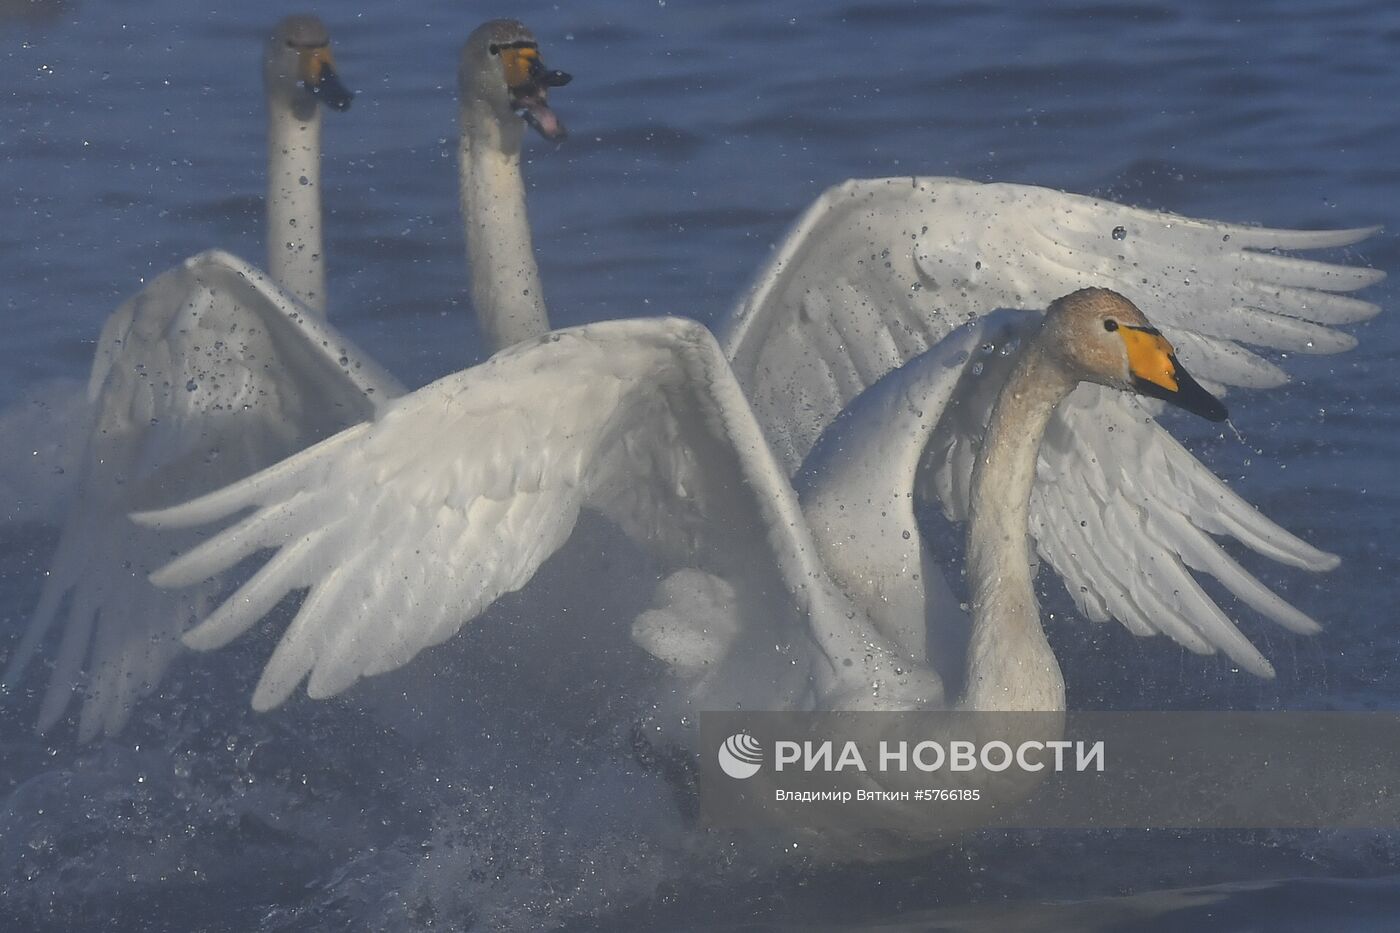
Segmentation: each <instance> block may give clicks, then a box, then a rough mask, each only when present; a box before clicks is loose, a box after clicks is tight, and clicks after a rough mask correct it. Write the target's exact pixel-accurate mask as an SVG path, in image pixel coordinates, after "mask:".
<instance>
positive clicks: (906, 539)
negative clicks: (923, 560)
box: [904, 529, 909, 541]
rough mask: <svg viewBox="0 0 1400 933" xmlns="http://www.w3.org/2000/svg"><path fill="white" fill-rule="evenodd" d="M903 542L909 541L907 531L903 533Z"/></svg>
mask: <svg viewBox="0 0 1400 933" xmlns="http://www.w3.org/2000/svg"><path fill="white" fill-rule="evenodd" d="M904 540H905V541H908V540H909V532H908V530H907V529H906V530H905V532H904Z"/></svg>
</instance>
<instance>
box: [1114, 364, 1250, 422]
mask: <svg viewBox="0 0 1400 933" xmlns="http://www.w3.org/2000/svg"><path fill="white" fill-rule="evenodd" d="M1176 381H1177V390H1176V391H1175V392H1172V391H1170V390H1168V389H1164V388H1162V387H1161V386H1159V385H1157V384H1156V383H1155V382H1148V381H1147V380H1146V379H1138V378H1134V379H1133V388H1134V389H1135V390H1136V391H1137V393H1138V394H1139V395H1146V396H1149V397H1150V398H1159V399H1161V400H1162V401H1164V402H1170V403H1171V404H1172V405H1175V406H1176V407H1177V408H1180V409H1182V410H1184V411H1189V412H1190V413H1191V414H1193V415H1197V416H1198V417H1201V418H1205V419H1206V420H1207V421H1224V420H1225V419H1226V418H1228V417H1230V411H1229V409H1227V408H1226V407H1225V403H1224V402H1222V401H1220V399H1218V398H1216V397H1215V396H1214V395H1211V394H1210V393H1209V392H1207V391H1206V390H1205V388H1204V387H1203V386H1202V385H1201V384H1200V383H1199V382H1197V381H1196V380H1195V379H1192V378H1191V377H1190V375H1188V374H1187V373H1186V371H1185V370H1183V369H1181V368H1179V367H1178V368H1177V370H1176Z"/></svg>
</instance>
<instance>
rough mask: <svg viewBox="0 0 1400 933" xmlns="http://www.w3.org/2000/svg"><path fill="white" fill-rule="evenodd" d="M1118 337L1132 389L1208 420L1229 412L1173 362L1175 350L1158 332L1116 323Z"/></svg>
mask: <svg viewBox="0 0 1400 933" xmlns="http://www.w3.org/2000/svg"><path fill="white" fill-rule="evenodd" d="M1118 335H1119V336H1120V337H1122V338H1123V343H1124V344H1126V345H1127V348H1128V369H1129V370H1130V372H1131V373H1132V380H1133V389H1134V390H1136V391H1137V392H1138V393H1140V394H1142V395H1146V396H1150V397H1151V398H1160V399H1162V400H1163V401H1167V402H1170V403H1172V404H1173V405H1175V406H1177V407H1178V408H1184V409H1186V410H1187V411H1189V412H1191V413H1192V414H1193V415H1200V416H1201V417H1202V418H1207V419H1209V420H1211V421H1224V420H1225V419H1226V418H1227V417H1229V412H1228V411H1226V410H1225V406H1224V405H1223V404H1221V402H1220V399H1218V398H1216V397H1215V396H1214V395H1211V394H1210V393H1209V392H1207V391H1206V390H1205V389H1204V388H1203V387H1202V386H1201V384H1200V383H1199V382H1197V381H1196V380H1195V379H1192V378H1191V374H1190V373H1188V372H1187V371H1186V370H1185V369H1183V368H1182V366H1181V364H1180V363H1178V362H1177V359H1176V351H1175V350H1174V349H1173V348H1172V345H1171V343H1169V342H1168V341H1167V338H1165V337H1163V336H1162V334H1161V332H1160V331H1158V330H1156V329H1154V328H1151V327H1137V326H1134V325H1132V324H1120V325H1119V326H1118Z"/></svg>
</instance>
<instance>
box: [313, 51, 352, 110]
mask: <svg viewBox="0 0 1400 933" xmlns="http://www.w3.org/2000/svg"><path fill="white" fill-rule="evenodd" d="M300 53H301V62H300V65H301V81H302V83H303V84H304V85H306V89H307V90H309V91H310V92H311V93H312V94H313V95H314V96H315V98H316V99H317V100H319V101H320V102H321V103H323V104H325V105H326V106H327V107H329V108H331V109H332V110H349V109H350V104H351V102H352V101H354V99H355V95H354V94H353V93H352V92H351V91H350V89H349V88H348V87H346V86H345V84H344V83H343V82H342V81H341V80H340V75H338V74H336V71H335V59H334V58H333V57H332V56H331V48H330V46H328V45H317V46H311V47H306V48H302V49H301V50H300Z"/></svg>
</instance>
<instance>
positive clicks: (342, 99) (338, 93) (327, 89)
mask: <svg viewBox="0 0 1400 933" xmlns="http://www.w3.org/2000/svg"><path fill="white" fill-rule="evenodd" d="M311 93H312V95H313V96H314V97H315V98H316V99H317V100H318V101H320V102H321V103H323V104H325V105H326V106H327V107H329V108H331V109H332V110H335V111H339V112H341V113H343V112H345V111H346V110H349V109H350V105H351V104H352V103H354V102H355V92H354V91H352V90H350V89H349V88H348V87H346V86H345V84H344V83H343V82H342V81H341V80H340V76H339V75H337V74H336V73H335V72H334V71H331V70H329V69H326V70H324V71H322V72H321V80H319V81H317V82H316V83H315V84H313V85H312V86H311Z"/></svg>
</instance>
